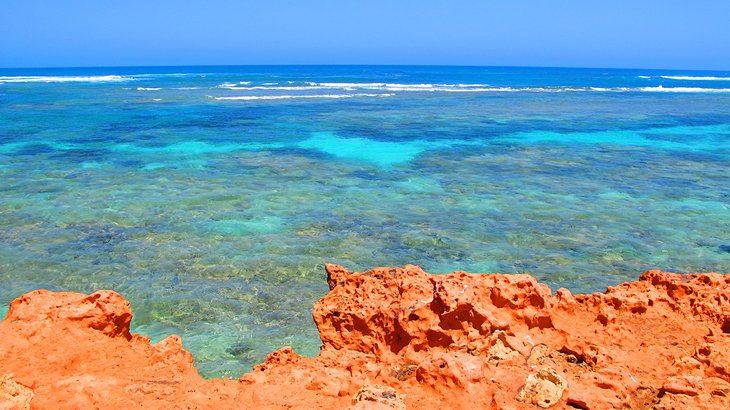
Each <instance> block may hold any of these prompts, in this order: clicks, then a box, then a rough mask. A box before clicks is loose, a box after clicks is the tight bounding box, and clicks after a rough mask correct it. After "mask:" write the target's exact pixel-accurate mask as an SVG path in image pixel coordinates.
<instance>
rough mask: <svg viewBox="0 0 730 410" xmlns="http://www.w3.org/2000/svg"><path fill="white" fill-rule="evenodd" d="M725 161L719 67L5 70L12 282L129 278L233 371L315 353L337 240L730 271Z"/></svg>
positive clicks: (3, 241) (725, 86)
mask: <svg viewBox="0 0 730 410" xmlns="http://www.w3.org/2000/svg"><path fill="white" fill-rule="evenodd" d="M29 76H31V77H29ZM110 76H111V77H110ZM644 77H648V78H644ZM688 77H689V78H688ZM707 77H710V78H714V79H713V80H712V81H709V80H707V79H705V78H707ZM241 97H243V98H241ZM302 97H305V98H302ZM231 98H233V99H231ZM729 159H730V74H728V73H722V72H714V73H706V72H702V73H693V72H659V71H650V70H633V71H629V70H576V69H519V68H470V67H461V68H459V67H456V68H453V67H452V68H445V67H172V68H111V69H84V70H72V69H67V70H35V71H33V70H0V178H1V179H0V181H2V182H1V183H0V191H1V192H2V194H1V196H0V216H1V217H0V280H1V281H2V283H3V286H2V287H0V303H2V304H3V305H6V304H7V303H8V302H9V301H11V300H12V299H13V298H15V297H17V296H19V295H20V294H22V293H24V292H27V291H30V290H32V289H37V288H48V289H53V290H69V291H81V292H91V291H94V290H97V289H114V290H116V291H118V292H120V293H122V294H123V295H124V296H125V297H126V298H127V299H129V300H130V301H131V302H132V307H133V309H134V315H135V316H134V321H133V331H135V332H138V333H143V334H148V335H150V336H151V337H152V339H153V341H157V340H160V339H161V338H162V337H164V336H165V335H168V334H170V333H177V334H181V335H182V336H183V341H184V345H185V347H186V348H188V349H189V350H190V351H192V352H193V354H194V357H195V360H196V364H197V366H198V368H199V369H200V371H201V373H203V374H204V375H205V376H208V377H213V376H233V377H237V376H238V375H240V374H241V373H242V372H243V371H245V370H247V369H248V368H250V366H251V365H252V364H255V363H256V362H260V361H261V360H262V359H263V358H264V357H265V355H266V354H267V353H268V352H270V351H272V350H275V349H277V348H279V347H281V346H283V345H292V346H294V348H295V350H297V351H298V352H301V353H305V354H310V355H311V354H316V352H317V350H318V346H319V340H318V337H317V332H316V329H315V327H314V325H313V323H312V321H311V316H310V315H311V305H312V303H313V302H314V301H315V300H316V299H318V298H320V297H321V296H323V295H324V294H325V293H326V291H327V285H326V281H325V274H324V271H323V264H324V263H325V262H334V263H339V264H342V265H345V266H346V267H348V268H350V269H353V270H360V269H367V268H370V267H374V266H383V265H385V266H396V265H403V264H406V263H415V264H419V265H421V266H422V267H423V268H424V269H426V270H427V271H431V272H439V273H441V272H448V271H452V270H457V269H458V270H467V271H474V272H497V271H498V272H520V273H531V274H533V275H535V276H536V277H538V278H539V279H540V280H542V281H545V282H547V283H548V284H550V285H551V286H552V287H553V289H556V288H557V287H560V286H563V287H568V288H570V289H571V290H573V291H575V292H591V291H599V290H603V289H605V287H606V286H609V285H614V284H617V283H620V282H623V281H626V280H634V279H636V278H637V277H638V275H639V274H640V273H641V272H642V271H644V270H647V269H651V268H660V269H664V270H672V271H677V272H691V271H720V272H730V237H729V236H728V232H730V205H729V204H730V189H729V188H728V186H729V184H728V181H730V167H729V166H728V164H729V162H728V160H729Z"/></svg>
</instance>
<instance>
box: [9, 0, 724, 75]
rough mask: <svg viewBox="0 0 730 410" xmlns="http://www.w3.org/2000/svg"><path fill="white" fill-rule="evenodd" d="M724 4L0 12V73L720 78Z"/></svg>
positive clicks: (53, 6) (341, 1)
mask: <svg viewBox="0 0 730 410" xmlns="http://www.w3.org/2000/svg"><path fill="white" fill-rule="evenodd" d="M729 17H730V1H728V0H693V1H691V2H690V1H676V0H663V1H662V0H610V1H609V0H600V1H598V0H448V1H446V0H441V1H433V0H367V1H365V0H310V1H302V0H300V1H293V0H291V1H284V0H260V1H259V0H238V1H235V0H205V1H200V0H178V1H172V0H144V1H143V0H122V1H118V0H116V1H110V0H94V1H91V0H88V1H84V0H64V1H61V0H0V67H84V66H145V65H229V64H230V65H238V64H240V65H248V64H419V65H420V64H428V65H431V64H432V65H489V66H550V67H606V68H611V67H616V68H671V69H708V70H713V69H714V70H728V69H730V23H728V18H729Z"/></svg>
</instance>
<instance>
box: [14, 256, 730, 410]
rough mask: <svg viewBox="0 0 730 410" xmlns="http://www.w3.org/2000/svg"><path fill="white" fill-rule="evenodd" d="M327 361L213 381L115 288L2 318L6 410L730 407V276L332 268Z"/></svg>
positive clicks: (293, 359)
mask: <svg viewBox="0 0 730 410" xmlns="http://www.w3.org/2000/svg"><path fill="white" fill-rule="evenodd" d="M327 273H328V279H329V285H330V289H331V291H330V293H329V294H328V295H327V296H325V297H324V298H323V299H321V300H320V301H318V302H317V303H316V304H315V306H314V313H313V316H314V320H315V322H316V323H317V326H318V328H319V332H320V335H321V338H322V350H321V352H320V354H319V355H318V356H317V357H314V358H305V357H301V356H298V355H297V354H296V353H294V352H293V351H292V350H291V349H290V348H283V349H281V350H279V351H276V352H274V353H272V354H270V355H269V357H268V358H267V360H266V361H265V362H264V363H263V364H261V365H258V366H256V367H254V369H253V371H252V372H251V373H248V374H245V375H243V377H241V378H240V379H239V380H203V379H202V378H201V377H200V376H199V375H198V373H197V372H196V370H195V368H194V366H193V361H192V357H191V355H190V354H189V353H188V352H186V351H185V350H183V348H182V345H181V342H180V338H179V337H177V336H170V337H168V338H167V339H165V340H163V341H162V342H160V343H158V344H156V345H152V346H151V345H150V343H149V339H148V338H146V337H142V336H139V335H134V334H131V333H130V331H129V323H130V321H131V318H132V313H131V310H130V307H129V304H128V303H127V302H126V301H125V300H124V299H123V298H122V297H121V296H119V295H118V294H116V293H114V292H111V291H99V292H96V293H93V294H91V295H82V294H76V293H52V292H49V291H45V290H38V291H34V292H31V293H28V294H26V295H23V296H21V297H20V298H18V299H16V300H15V301H13V302H12V303H11V305H10V311H9V313H8V315H7V317H6V318H5V320H4V321H3V322H2V323H0V409H5V408H20V409H22V408H28V407H29V406H30V408H38V409H59V408H131V407H135V408H163V409H164V408H170V409H172V408H176V409H177V408H198V409H207V408H211V409H226V408H266V409H276V408H287V409H289V408H301V409H312V408H328V409H329V408H331V409H341V408H347V407H348V406H352V407H353V408H358V409H388V408H394V409H406V408H407V409H426V408H429V409H430V408H433V409H435V408H441V409H475V408H491V409H529V408H548V407H552V408H581V409H607V408H631V409H642V408H658V409H686V408H697V409H701V408H706V409H724V408H730V276H726V275H721V274H716V273H707V274H693V275H677V274H672V273H664V272H659V271H649V272H646V273H644V274H643V275H642V276H641V278H640V280H639V281H638V282H632V283H626V284H623V285H620V286H616V287H613V288H609V289H608V290H607V291H606V292H605V293H596V294H592V295H575V296H574V295H572V294H571V293H570V292H569V291H568V290H566V289H560V290H558V291H557V293H556V294H555V295H554V296H553V295H552V294H551V292H550V289H548V287H547V286H545V285H542V284H539V283H537V281H535V279H534V278H532V277H530V276H527V275H472V274H468V273H464V272H455V273H451V274H448V275H429V274H427V273H425V272H423V271H422V270H421V269H420V268H418V267H416V266H411V265H407V266H406V267H404V268H377V269H373V270H371V271H368V272H363V273H351V272H349V271H347V270H345V269H344V268H342V267H340V266H336V265H327Z"/></svg>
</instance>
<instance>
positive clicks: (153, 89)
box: [137, 87, 162, 91]
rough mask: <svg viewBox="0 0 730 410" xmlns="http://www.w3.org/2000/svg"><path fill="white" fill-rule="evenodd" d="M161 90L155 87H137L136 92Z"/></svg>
mask: <svg viewBox="0 0 730 410" xmlns="http://www.w3.org/2000/svg"><path fill="white" fill-rule="evenodd" d="M161 89H162V88H156V87H137V91H160V90H161Z"/></svg>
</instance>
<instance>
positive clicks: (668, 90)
mask: <svg viewBox="0 0 730 410" xmlns="http://www.w3.org/2000/svg"><path fill="white" fill-rule="evenodd" d="M639 90H640V91H644V92H663V93H730V88H702V87H663V86H661V85H660V86H657V87H641V88H639Z"/></svg>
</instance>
